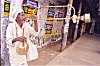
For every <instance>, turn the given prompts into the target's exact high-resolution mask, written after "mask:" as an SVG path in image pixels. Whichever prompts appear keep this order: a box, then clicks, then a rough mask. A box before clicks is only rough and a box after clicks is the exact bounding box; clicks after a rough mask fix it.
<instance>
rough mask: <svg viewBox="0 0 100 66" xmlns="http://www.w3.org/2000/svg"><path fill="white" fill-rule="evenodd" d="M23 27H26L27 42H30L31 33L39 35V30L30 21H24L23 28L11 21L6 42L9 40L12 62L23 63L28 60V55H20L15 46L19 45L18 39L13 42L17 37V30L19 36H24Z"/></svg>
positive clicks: (8, 45)
mask: <svg viewBox="0 0 100 66" xmlns="http://www.w3.org/2000/svg"><path fill="white" fill-rule="evenodd" d="M16 27H17V31H16ZM23 28H24V36H25V37H26V38H27V42H28V44H29V42H30V40H29V35H30V34H33V35H35V36H36V35H38V32H36V31H35V30H34V28H32V27H31V26H30V25H29V24H28V23H24V24H23V26H22V28H20V26H19V25H18V24H17V23H16V22H15V23H10V24H9V25H8V27H7V32H6V42H7V47H8V48H9V55H10V56H9V59H10V63H11V64H16V65H18V64H22V63H24V62H26V55H18V54H17V53H16V48H15V46H16V45H17V43H18V41H17V42H15V43H14V44H12V40H13V39H14V38H16V32H17V34H18V37H20V36H22V33H23Z"/></svg>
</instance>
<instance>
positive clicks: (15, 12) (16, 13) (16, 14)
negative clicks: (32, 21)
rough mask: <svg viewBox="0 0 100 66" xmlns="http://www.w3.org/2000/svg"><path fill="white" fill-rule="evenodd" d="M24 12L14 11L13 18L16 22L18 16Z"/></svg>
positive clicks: (20, 10)
mask: <svg viewBox="0 0 100 66" xmlns="http://www.w3.org/2000/svg"><path fill="white" fill-rule="evenodd" d="M21 12H24V11H23V10H22V9H16V10H14V12H13V13H14V14H13V18H14V20H16V17H17V16H18V14H19V13H21Z"/></svg>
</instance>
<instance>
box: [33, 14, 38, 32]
mask: <svg viewBox="0 0 100 66" xmlns="http://www.w3.org/2000/svg"><path fill="white" fill-rule="evenodd" d="M32 19H33V20H34V30H35V31H36V32H38V24H37V17H36V16H35V15H32Z"/></svg>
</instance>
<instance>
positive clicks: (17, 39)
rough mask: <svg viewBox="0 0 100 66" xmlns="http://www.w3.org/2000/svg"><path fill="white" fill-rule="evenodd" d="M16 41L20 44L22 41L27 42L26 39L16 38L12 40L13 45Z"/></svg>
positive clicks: (22, 37)
mask: <svg viewBox="0 0 100 66" xmlns="http://www.w3.org/2000/svg"><path fill="white" fill-rule="evenodd" d="M16 41H20V42H22V43H24V41H27V38H26V37H24V36H21V37H17V38H15V39H13V40H12V43H14V42H16Z"/></svg>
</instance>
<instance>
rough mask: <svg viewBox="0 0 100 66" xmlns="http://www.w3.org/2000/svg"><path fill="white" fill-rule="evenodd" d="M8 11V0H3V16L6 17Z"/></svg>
mask: <svg viewBox="0 0 100 66" xmlns="http://www.w3.org/2000/svg"><path fill="white" fill-rule="evenodd" d="M9 12H10V2H8V1H5V2H4V16H6V17H8V16H9Z"/></svg>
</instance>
